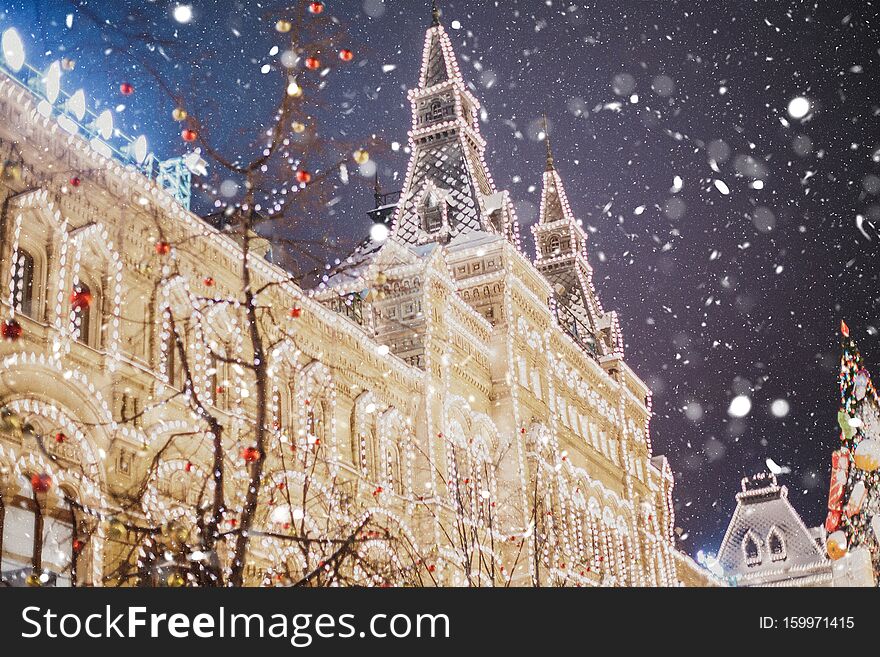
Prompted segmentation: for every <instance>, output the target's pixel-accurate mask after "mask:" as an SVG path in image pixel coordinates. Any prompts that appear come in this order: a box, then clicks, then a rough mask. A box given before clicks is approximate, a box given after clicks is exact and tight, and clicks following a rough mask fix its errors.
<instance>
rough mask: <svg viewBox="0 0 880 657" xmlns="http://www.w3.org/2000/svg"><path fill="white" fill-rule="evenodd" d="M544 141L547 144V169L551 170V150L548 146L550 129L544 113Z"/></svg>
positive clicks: (552, 168)
mask: <svg viewBox="0 0 880 657" xmlns="http://www.w3.org/2000/svg"><path fill="white" fill-rule="evenodd" d="M544 142H545V143H546V144H547V171H553V170H554V168H555V167H554V166H553V150H552V149H551V148H550V129H549V128H548V127H547V115H546V114H544Z"/></svg>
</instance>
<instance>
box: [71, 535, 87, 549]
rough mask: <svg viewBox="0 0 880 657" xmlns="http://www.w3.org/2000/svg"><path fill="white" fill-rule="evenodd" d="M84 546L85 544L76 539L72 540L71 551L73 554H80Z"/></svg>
mask: <svg viewBox="0 0 880 657" xmlns="http://www.w3.org/2000/svg"><path fill="white" fill-rule="evenodd" d="M85 546H86V544H85V542H83V541H81V540H79V539H78V538H75V539H73V551H74V552H82V549H83V548H84V547H85Z"/></svg>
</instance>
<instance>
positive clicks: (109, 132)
mask: <svg viewBox="0 0 880 657" xmlns="http://www.w3.org/2000/svg"><path fill="white" fill-rule="evenodd" d="M93 125H94V128H95V131H96V132H97V133H98V135H99V136H100V137H101V139H110V137H112V136H113V112H111V111H110V110H104V111H103V112H101V113H100V114H99V115H98V118H97V119H95V122H94V124H93Z"/></svg>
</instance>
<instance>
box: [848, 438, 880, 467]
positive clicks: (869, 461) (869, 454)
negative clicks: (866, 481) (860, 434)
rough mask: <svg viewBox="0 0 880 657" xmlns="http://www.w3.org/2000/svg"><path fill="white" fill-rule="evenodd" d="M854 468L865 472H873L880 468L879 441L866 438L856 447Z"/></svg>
mask: <svg viewBox="0 0 880 657" xmlns="http://www.w3.org/2000/svg"><path fill="white" fill-rule="evenodd" d="M853 460H854V461H855V462H856V466H857V467H858V468H860V469H862V470H864V471H865V472H874V470H876V469H877V468H880V440H876V439H874V438H866V439H864V440H863V441H862V442H860V443H859V446H858V447H856V453H855V458H854V459H853Z"/></svg>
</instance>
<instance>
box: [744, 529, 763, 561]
mask: <svg viewBox="0 0 880 657" xmlns="http://www.w3.org/2000/svg"><path fill="white" fill-rule="evenodd" d="M743 553H744V554H745V557H746V564H747V565H749V566H757V565H759V564H760V563H761V548H760V547H759V546H758V541H757V540H755V537H754V536H752V535H751V533H749V534H747V535H746V537H745V538H744V539H743Z"/></svg>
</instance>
